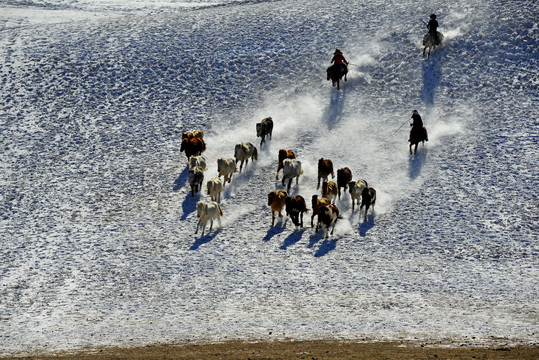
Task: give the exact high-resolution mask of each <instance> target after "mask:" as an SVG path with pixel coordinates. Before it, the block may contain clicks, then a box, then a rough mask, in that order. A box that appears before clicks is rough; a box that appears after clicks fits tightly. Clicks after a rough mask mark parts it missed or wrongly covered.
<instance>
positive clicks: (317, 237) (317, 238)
mask: <svg viewBox="0 0 539 360" xmlns="http://www.w3.org/2000/svg"><path fill="white" fill-rule="evenodd" d="M323 238H324V232H323V231H321V230H320V231H318V232H315V233H314V234H312V235H311V236H310V237H309V245H307V247H308V248H312V247H313V246H314V245H316V243H317V242H319V241H320V239H323Z"/></svg>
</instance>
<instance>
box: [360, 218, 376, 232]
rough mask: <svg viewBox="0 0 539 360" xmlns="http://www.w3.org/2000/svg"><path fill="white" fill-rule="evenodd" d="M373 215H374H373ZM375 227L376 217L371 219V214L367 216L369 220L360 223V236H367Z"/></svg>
mask: <svg viewBox="0 0 539 360" xmlns="http://www.w3.org/2000/svg"><path fill="white" fill-rule="evenodd" d="M371 216H372V215H371ZM373 227H374V219H372V218H371V219H370V220H369V216H367V221H364V222H362V223H361V225H359V236H361V237H365V236H367V232H368V231H369V230H370V229H372V228H373Z"/></svg>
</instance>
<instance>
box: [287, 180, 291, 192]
mask: <svg viewBox="0 0 539 360" xmlns="http://www.w3.org/2000/svg"><path fill="white" fill-rule="evenodd" d="M291 185H292V178H290V179H288V187H287V191H288V192H290V186H291Z"/></svg>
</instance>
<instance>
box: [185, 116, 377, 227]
mask: <svg viewBox="0 0 539 360" xmlns="http://www.w3.org/2000/svg"><path fill="white" fill-rule="evenodd" d="M256 131H257V137H260V138H261V141H260V146H261V147H262V146H263V144H264V143H265V142H266V138H269V139H271V135H272V131H273V119H272V118H271V117H268V118H265V119H263V120H262V121H261V122H260V123H257V124H256ZM205 150H206V143H205V141H204V133H203V132H202V131H201V130H194V131H191V132H189V133H183V134H182V143H181V147H180V151H181V152H185V155H186V157H187V162H188V168H189V175H188V179H189V184H190V186H191V196H192V197H194V194H195V193H197V192H201V190H202V187H203V181H204V172H205V171H206V170H207V169H208V168H207V163H206V159H205V158H204V157H203V156H202V153H203V152H204V151H205ZM249 160H251V161H255V160H258V150H257V148H256V147H255V146H254V145H253V144H252V143H250V142H242V143H238V144H236V146H235V148H234V157H233V158H225V157H222V158H218V159H217V172H218V175H217V176H215V177H213V178H211V179H210V180H208V181H207V182H206V190H207V192H208V195H210V201H203V200H201V201H199V202H198V203H197V206H196V212H197V218H198V219H199V220H198V223H197V226H196V230H195V234H198V230H199V228H202V235H201V236H204V232H205V229H206V226H207V224H208V222H209V223H210V231H211V230H212V228H213V221H214V218H216V219H217V221H218V223H219V226H220V225H221V217H222V216H223V209H222V208H221V205H220V202H221V193H222V191H223V190H224V188H225V185H226V184H227V183H230V182H231V181H232V175H233V174H234V173H236V172H240V173H241V171H242V170H243V167H244V165H245V166H247V164H248V162H249ZM238 165H239V170H238ZM280 170H282V171H283V175H282V179H281V184H282V185H283V187H286V189H278V190H274V191H270V192H269V193H268V196H267V197H268V207H269V208H270V209H271V213H272V220H271V224H272V226H274V225H275V219H276V218H277V216H278V217H280V218H282V217H283V211H285V212H286V215H287V216H289V217H290V218H291V220H292V222H293V223H294V225H295V226H296V227H303V215H304V214H305V213H307V212H309V209H308V208H307V202H306V201H305V198H304V197H302V196H301V195H294V196H290V195H289V192H290V188H291V184H292V181H293V179H296V185H298V180H299V177H300V176H301V175H302V174H303V168H302V164H301V161H299V160H298V159H296V154H295V152H294V151H293V150H291V149H289V150H287V149H279V152H278V157H277V172H276V176H275V179H276V180H278V179H279V172H280ZM336 173H337V178H336V179H335V171H334V168H333V162H332V161H331V160H330V159H324V158H320V160H319V161H318V184H317V189H321V193H320V195H318V194H315V195H313V196H312V197H311V205H312V207H311V211H312V215H311V227H314V218H315V217H317V224H316V230H315V231H316V232H318V231H319V229H320V227H321V228H322V230H323V231H324V234H325V237H326V238H328V237H329V234H333V231H334V230H335V225H336V224H337V221H338V219H342V216H341V214H340V211H339V208H338V207H337V205H336V201H337V199H339V200H340V199H341V189H348V192H349V194H350V197H351V200H352V211H354V208H355V205H356V204H357V205H359V216H360V217H361V213H362V211H363V208H365V210H364V212H363V213H364V217H363V219H364V220H363V221H367V213H368V211H369V209H372V211H371V212H374V205H375V203H376V190H375V189H373V188H372V187H369V186H368V185H367V182H366V181H365V180H364V179H359V180H355V181H354V180H352V171H351V170H350V168H348V167H344V168H341V169H338V170H337V172H336ZM330 176H331V178H332V179H334V180H336V182H335V181H333V180H329V177H330ZM221 177H222V179H221ZM286 179H288V185H286V184H285V180H286ZM331 226H333V227H332V228H331ZM330 228H331V232H330Z"/></svg>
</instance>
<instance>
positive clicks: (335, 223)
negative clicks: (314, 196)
mask: <svg viewBox="0 0 539 360" xmlns="http://www.w3.org/2000/svg"><path fill="white" fill-rule="evenodd" d="M335 225H337V219H335V221H334V222H333V229H331V235H333V231H335Z"/></svg>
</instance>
